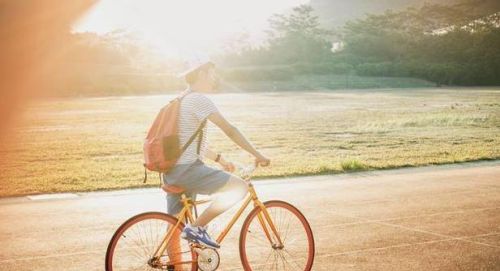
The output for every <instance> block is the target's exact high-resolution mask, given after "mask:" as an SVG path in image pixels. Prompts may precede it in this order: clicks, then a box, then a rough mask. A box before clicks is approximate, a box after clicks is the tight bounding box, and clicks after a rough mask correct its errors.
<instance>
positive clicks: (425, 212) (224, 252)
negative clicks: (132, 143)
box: [0, 161, 500, 271]
mask: <svg viewBox="0 0 500 271" xmlns="http://www.w3.org/2000/svg"><path fill="white" fill-rule="evenodd" d="M256 188H257V191H258V192H259V193H260V194H261V198H262V199H263V200H266V199H282V200H286V201H290V202H291V203H293V204H295V205H296V206H298V207H299V208H300V209H301V210H302V211H303V212H304V214H305V215H306V216H307V218H308V219H309V220H310V222H311V226H312V228H313V231H314V232H315V238H316V247H317V254H316V261H315V264H314V270H426V271H427V270H500V161H492V162H481V163H468V164H461V165H451V166H434V167H424V168H412V169H400V170H390V171H377V172H368V173H356V174H344V175H335V176H314V177H300V178H289V179H280V180H271V181H266V182H257V184H256ZM63 196H64V195H63ZM66 196H67V197H68V198H66V199H49V200H29V199H26V198H10V199H3V200H0V241H1V245H0V270H86V271H88V270H103V269H104V265H103V263H104V253H105V249H106V245H107V243H108V241H109V238H110V237H111V235H112V234H113V232H114V230H115V229H116V228H117V227H118V226H119V225H120V224H121V222H123V221H124V220H125V219H126V218H128V217H130V216H132V215H134V214H136V213H139V212H143V211H151V210H160V211H162V210H163V209H164V207H165V203H164V198H163V195H162V194H161V193H160V192H159V190H158V189H141V190H128V191H116V192H98V193H88V194H78V195H76V196H75V195H66ZM224 218H225V217H222V218H221V219H220V220H224ZM241 222H242V221H240V222H239V224H237V225H236V228H235V229H233V232H232V233H231V234H230V235H229V236H228V239H226V240H225V242H224V244H223V248H222V249H221V257H222V264H221V268H220V270H240V269H241V267H240V263H239V258H238V254H237V239H236V236H237V234H238V233H239V226H241ZM219 223H220V221H217V222H216V224H218V225H219ZM216 227H217V226H215V228H216Z"/></svg>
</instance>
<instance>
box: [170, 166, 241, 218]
mask: <svg viewBox="0 0 500 271" xmlns="http://www.w3.org/2000/svg"><path fill="white" fill-rule="evenodd" d="M230 177H231V174H230V173H228V172H226V171H223V170H221V169H217V168H213V167H210V166H207V165H205V163H203V162H202V161H201V160H199V159H198V160H196V161H195V162H193V163H192V164H182V165H177V166H175V167H174V168H172V170H170V171H169V172H168V173H164V174H163V182H164V183H167V184H172V185H175V186H179V187H182V188H184V189H185V192H184V194H186V196H187V197H190V198H193V199H195V198H196V194H203V195H210V194H213V193H215V192H217V191H218V190H219V189H221V188H222V187H223V186H224V185H226V183H227V182H228V181H229V178H230ZM166 198H167V213H169V214H171V215H175V214H177V213H178V212H180V211H181V210H182V207H183V206H182V203H181V202H180V199H181V194H172V193H167V196H166Z"/></svg>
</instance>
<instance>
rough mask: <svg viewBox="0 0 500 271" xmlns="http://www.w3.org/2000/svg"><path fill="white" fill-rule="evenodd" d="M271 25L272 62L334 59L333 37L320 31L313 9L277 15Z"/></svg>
mask: <svg viewBox="0 0 500 271" xmlns="http://www.w3.org/2000/svg"><path fill="white" fill-rule="evenodd" d="M269 24H270V30H268V31H267V34H268V37H269V40H268V43H269V56H270V58H271V60H272V61H273V62H275V63H278V64H292V63H297V62H318V61H322V60H324V59H325V58H328V57H329V56H330V55H331V50H330V49H331V44H330V42H329V41H328V36H329V35H330V34H331V33H330V32H329V31H327V30H324V29H322V28H321V27H320V23H319V20H318V16H315V15H314V14H313V9H312V7H311V6H309V5H300V6H298V7H295V8H293V9H292V12H291V13H290V14H275V15H273V16H272V17H271V18H270V19H269Z"/></svg>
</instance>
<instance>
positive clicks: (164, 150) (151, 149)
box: [143, 93, 207, 183]
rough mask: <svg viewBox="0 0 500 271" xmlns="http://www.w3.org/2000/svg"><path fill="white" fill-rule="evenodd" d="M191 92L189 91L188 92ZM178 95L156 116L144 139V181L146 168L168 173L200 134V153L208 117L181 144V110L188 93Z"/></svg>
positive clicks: (198, 150)
mask: <svg viewBox="0 0 500 271" xmlns="http://www.w3.org/2000/svg"><path fill="white" fill-rule="evenodd" d="M188 94H189V93H188ZM188 94H185V95H183V96H180V97H177V98H175V99H174V100H172V101H170V102H169V103H168V104H167V105H166V106H164V107H163V108H162V109H161V110H160V112H159V113H158V115H157V116H156V118H155V120H154V122H153V125H151V128H149V131H148V134H147V136H146V139H145V140H144V146H143V149H144V183H145V182H146V180H147V172H146V169H148V170H151V171H156V172H159V173H166V172H168V171H169V170H170V169H172V168H173V167H174V166H175V164H176V163H177V160H178V159H179V158H180V157H181V155H182V153H184V151H185V150H186V149H187V148H188V147H189V145H191V143H192V142H193V141H194V139H195V138H196V136H198V148H197V154H199V153H200V147H201V140H202V138H203V127H204V126H205V124H206V122H207V121H206V119H205V120H203V121H202V123H201V124H200V126H199V127H198V129H197V130H196V131H195V132H194V134H193V135H192V136H191V137H190V138H189V140H188V141H187V142H186V144H184V146H182V147H181V146H180V140H179V127H178V124H179V111H180V105H181V101H182V99H183V98H184V97H185V96H186V95H188Z"/></svg>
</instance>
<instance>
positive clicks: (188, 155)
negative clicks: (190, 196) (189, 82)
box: [176, 89, 218, 165]
mask: <svg viewBox="0 0 500 271" xmlns="http://www.w3.org/2000/svg"><path fill="white" fill-rule="evenodd" d="M185 93H188V94H187V95H186V96H184V98H183V99H182V101H181V106H180V111H179V122H178V123H179V140H180V146H181V147H182V146H184V144H186V142H187V141H188V140H189V138H190V137H191V136H192V135H193V134H194V133H195V132H196V129H198V127H199V126H200V124H201V123H202V121H203V120H205V119H206V118H207V117H208V116H209V115H210V114H212V113H214V112H218V109H217V107H216V106H215V104H214V103H213V102H212V101H211V100H210V99H209V98H208V97H207V96H205V95H203V94H202V93H199V92H195V91H192V90H190V89H187V90H185V91H184V92H183V93H182V94H181V95H184V94H185ZM208 123H209V122H207V125H205V127H204V128H203V138H202V140H201V147H200V155H198V154H197V153H196V150H197V148H198V137H196V138H195V139H194V140H193V142H192V143H191V145H189V147H188V148H187V149H186V151H184V153H183V154H182V155H181V157H180V158H179V160H178V161H177V164H176V165H180V164H190V163H193V162H194V161H196V159H202V157H203V154H204V153H205V149H206V148H207V126H208Z"/></svg>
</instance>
